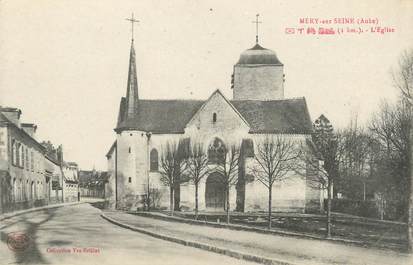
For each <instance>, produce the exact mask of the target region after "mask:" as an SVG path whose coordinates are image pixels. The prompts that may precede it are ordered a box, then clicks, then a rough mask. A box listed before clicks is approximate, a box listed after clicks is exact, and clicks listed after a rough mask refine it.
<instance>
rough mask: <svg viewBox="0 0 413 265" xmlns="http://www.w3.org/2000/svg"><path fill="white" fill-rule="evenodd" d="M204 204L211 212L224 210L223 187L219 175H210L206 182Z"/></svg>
mask: <svg viewBox="0 0 413 265" xmlns="http://www.w3.org/2000/svg"><path fill="white" fill-rule="evenodd" d="M205 203H206V208H209V209H211V210H224V205H225V187H224V185H223V184H222V182H221V178H220V174H219V173H216V172H215V173H212V174H210V175H209V176H208V178H207V180H206V187H205Z"/></svg>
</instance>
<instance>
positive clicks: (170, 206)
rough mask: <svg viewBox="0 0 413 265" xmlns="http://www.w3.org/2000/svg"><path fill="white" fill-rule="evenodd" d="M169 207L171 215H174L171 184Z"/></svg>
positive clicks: (171, 187)
mask: <svg viewBox="0 0 413 265" xmlns="http://www.w3.org/2000/svg"><path fill="white" fill-rule="evenodd" d="M169 209H170V211H171V216H173V215H174V187H173V186H172V185H171V186H170V187H169Z"/></svg>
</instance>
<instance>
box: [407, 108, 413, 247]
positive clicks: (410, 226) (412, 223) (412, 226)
mask: <svg viewBox="0 0 413 265" xmlns="http://www.w3.org/2000/svg"><path fill="white" fill-rule="evenodd" d="M412 144H413V116H412V118H411V128H410V135H409V147H408V148H409V165H408V166H409V184H410V187H409V188H410V189H409V205H408V207H409V208H408V209H407V212H408V216H407V218H408V219H407V237H408V251H409V252H410V253H413V174H412V173H413V168H412V167H413V154H412V151H413V148H412Z"/></svg>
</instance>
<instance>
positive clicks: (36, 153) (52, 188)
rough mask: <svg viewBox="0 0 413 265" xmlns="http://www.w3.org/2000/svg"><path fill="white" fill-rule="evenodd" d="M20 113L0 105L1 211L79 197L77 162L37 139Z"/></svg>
mask: <svg viewBox="0 0 413 265" xmlns="http://www.w3.org/2000/svg"><path fill="white" fill-rule="evenodd" d="M21 115H22V112H21V110H20V109H18V108H10V107H1V106H0V213H5V212H10V211H15V210H21V209H27V208H31V207H37V206H43V205H48V204H51V203H61V202H72V201H76V200H78V197H79V195H78V194H79V186H78V182H79V177H78V172H79V168H78V165H77V164H76V163H74V162H66V161H64V159H63V148H62V146H61V145H60V146H58V147H57V148H55V147H54V146H53V144H52V143H50V142H39V141H38V140H37V137H36V130H37V126H36V125H35V124H33V123H22V122H21Z"/></svg>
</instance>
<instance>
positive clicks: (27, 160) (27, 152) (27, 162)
mask: <svg viewBox="0 0 413 265" xmlns="http://www.w3.org/2000/svg"><path fill="white" fill-rule="evenodd" d="M26 169H27V170H29V149H28V148H26Z"/></svg>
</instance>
